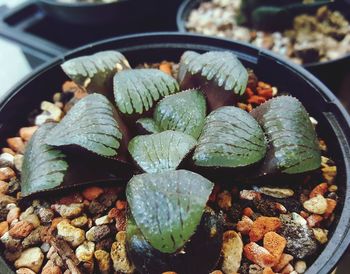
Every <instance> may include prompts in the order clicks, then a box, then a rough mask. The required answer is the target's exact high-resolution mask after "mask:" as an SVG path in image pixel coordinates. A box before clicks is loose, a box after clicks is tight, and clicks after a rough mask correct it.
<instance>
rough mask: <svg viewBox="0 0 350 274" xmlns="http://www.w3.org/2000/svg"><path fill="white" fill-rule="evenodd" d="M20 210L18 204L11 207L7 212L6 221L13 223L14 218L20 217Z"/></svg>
mask: <svg viewBox="0 0 350 274" xmlns="http://www.w3.org/2000/svg"><path fill="white" fill-rule="evenodd" d="M20 212H21V210H20V209H19V207H17V206H15V207H13V208H11V209H10V211H9V212H8V213H7V217H6V221H7V222H8V223H9V224H11V223H12V222H13V221H14V220H16V219H18V218H19V215H20Z"/></svg>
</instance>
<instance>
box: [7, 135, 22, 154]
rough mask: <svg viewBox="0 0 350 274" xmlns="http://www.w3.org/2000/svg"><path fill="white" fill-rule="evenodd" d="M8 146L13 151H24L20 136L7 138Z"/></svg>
mask: <svg viewBox="0 0 350 274" xmlns="http://www.w3.org/2000/svg"><path fill="white" fill-rule="evenodd" d="M7 144H8V146H9V147H10V148H11V149H12V150H13V151H15V152H18V153H22V154H23V153H24V149H25V145H24V143H23V140H22V138H21V137H12V138H8V139H7Z"/></svg>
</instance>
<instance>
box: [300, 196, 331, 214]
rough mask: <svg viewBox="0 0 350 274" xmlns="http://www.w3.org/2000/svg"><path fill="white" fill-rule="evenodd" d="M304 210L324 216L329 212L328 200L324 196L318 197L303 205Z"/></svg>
mask: <svg viewBox="0 0 350 274" xmlns="http://www.w3.org/2000/svg"><path fill="white" fill-rule="evenodd" d="M303 206H304V208H305V209H306V210H307V211H309V212H311V213H315V214H319V215H322V214H324V213H325V212H326V210H327V200H326V199H325V198H324V197H323V196H322V195H317V196H316V197H313V198H311V199H309V200H307V201H305V202H304V203H303Z"/></svg>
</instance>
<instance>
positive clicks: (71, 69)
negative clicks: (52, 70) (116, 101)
mask: <svg viewBox="0 0 350 274" xmlns="http://www.w3.org/2000/svg"><path fill="white" fill-rule="evenodd" d="M61 67H62V69H63V71H64V72H65V73H66V74H67V75H68V76H69V78H71V79H72V80H73V81H74V82H75V83H76V84H78V85H80V86H82V87H84V88H86V89H87V91H89V92H97V93H102V94H109V93H111V92H112V83H113V76H114V74H115V73H117V72H119V71H121V70H124V69H129V68H130V65H129V62H128V61H127V60H126V58H125V57H124V56H123V55H122V54H121V53H120V52H118V51H112V50H109V51H101V52H98V53H95V54H93V55H87V56H81V57H77V58H73V59H71V60H68V61H66V62H64V63H63V64H62V65H61Z"/></svg>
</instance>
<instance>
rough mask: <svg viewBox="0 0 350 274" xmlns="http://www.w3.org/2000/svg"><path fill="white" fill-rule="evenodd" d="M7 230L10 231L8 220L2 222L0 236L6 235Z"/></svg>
mask: <svg viewBox="0 0 350 274" xmlns="http://www.w3.org/2000/svg"><path fill="white" fill-rule="evenodd" d="M7 231H9V223H8V222H7V221H3V222H1V223H0V237H2V235H4V234H5V233H6V232H7Z"/></svg>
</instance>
